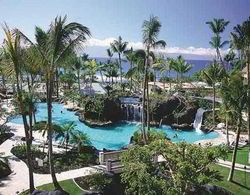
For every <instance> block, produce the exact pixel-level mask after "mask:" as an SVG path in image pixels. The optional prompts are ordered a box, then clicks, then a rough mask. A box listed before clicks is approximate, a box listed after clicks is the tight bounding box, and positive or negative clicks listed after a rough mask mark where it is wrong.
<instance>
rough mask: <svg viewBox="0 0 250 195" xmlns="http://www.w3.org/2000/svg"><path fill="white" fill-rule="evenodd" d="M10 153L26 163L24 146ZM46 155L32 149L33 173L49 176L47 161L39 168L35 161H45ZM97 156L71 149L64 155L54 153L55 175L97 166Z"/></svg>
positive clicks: (19, 146) (13, 149)
mask: <svg viewBox="0 0 250 195" xmlns="http://www.w3.org/2000/svg"><path fill="white" fill-rule="evenodd" d="M11 152H12V153H13V154H14V155H15V156H17V157H18V158H20V159H21V160H23V161H24V162H25V163H26V162H27V158H26V150H25V145H18V146H15V147H13V148H12V150H11ZM46 155H47V153H45V152H42V151H41V150H39V149H38V148H36V147H32V162H33V169H34V172H35V173H40V174H49V173H50V171H49V163H48V160H44V163H43V166H39V165H38V162H37V159H41V160H43V159H45V158H46ZM96 162H97V156H96V155H95V153H94V152H92V151H85V152H84V153H82V152H81V153H79V152H78V151H77V150H75V149H72V150H69V151H68V152H64V153H54V165H55V171H56V172H57V173H60V172H63V171H68V170H72V169H78V168H82V167H87V166H91V165H95V164H97V163H96Z"/></svg>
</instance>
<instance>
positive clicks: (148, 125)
mask: <svg viewBox="0 0 250 195" xmlns="http://www.w3.org/2000/svg"><path fill="white" fill-rule="evenodd" d="M146 90H147V98H146V99H147V132H149V129H150V112H149V111H150V110H149V86H148V75H147V89H146ZM146 135H147V134H146ZM146 137H147V136H146Z"/></svg>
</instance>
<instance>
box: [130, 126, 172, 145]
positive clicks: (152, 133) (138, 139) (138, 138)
mask: <svg viewBox="0 0 250 195" xmlns="http://www.w3.org/2000/svg"><path fill="white" fill-rule="evenodd" d="M147 136H148V139H147V142H148V143H151V142H153V141H156V140H162V139H163V140H164V139H167V134H166V133H165V132H164V131H157V130H155V129H150V130H149V131H148V132H147ZM133 143H134V144H136V145H144V142H143V136H142V132H141V130H137V131H135V132H134V135H133Z"/></svg>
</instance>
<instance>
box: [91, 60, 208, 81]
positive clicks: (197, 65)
mask: <svg viewBox="0 0 250 195" xmlns="http://www.w3.org/2000/svg"><path fill="white" fill-rule="evenodd" d="M91 59H96V61H97V62H102V63H107V61H108V58H98V57H97V58H91ZM112 60H116V58H113V59H112ZM186 62H187V63H189V64H192V65H193V67H192V69H191V70H190V71H189V72H187V73H186V74H184V76H186V77H190V76H192V75H193V74H194V73H196V72H198V71H200V70H202V69H204V68H206V67H207V66H208V65H209V64H210V63H211V61H209V60H186ZM129 68H130V63H129V62H128V61H127V60H125V59H123V60H122V69H123V72H125V73H126V72H127V71H128V70H129ZM168 76H170V77H175V76H176V73H175V72H174V71H171V72H170V75H168ZM158 77H159V73H158V74H157V78H158Z"/></svg>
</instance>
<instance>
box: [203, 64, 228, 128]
mask: <svg viewBox="0 0 250 195" xmlns="http://www.w3.org/2000/svg"><path fill="white" fill-rule="evenodd" d="M223 76H224V68H223V67H221V66H220V65H219V64H218V63H216V62H213V63H212V64H210V66H209V67H208V68H206V69H205V70H203V71H202V74H201V77H202V79H203V80H205V82H207V84H208V85H210V86H212V88H213V125H214V126H215V97H216V83H217V82H219V81H221V79H222V77H223Z"/></svg>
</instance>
